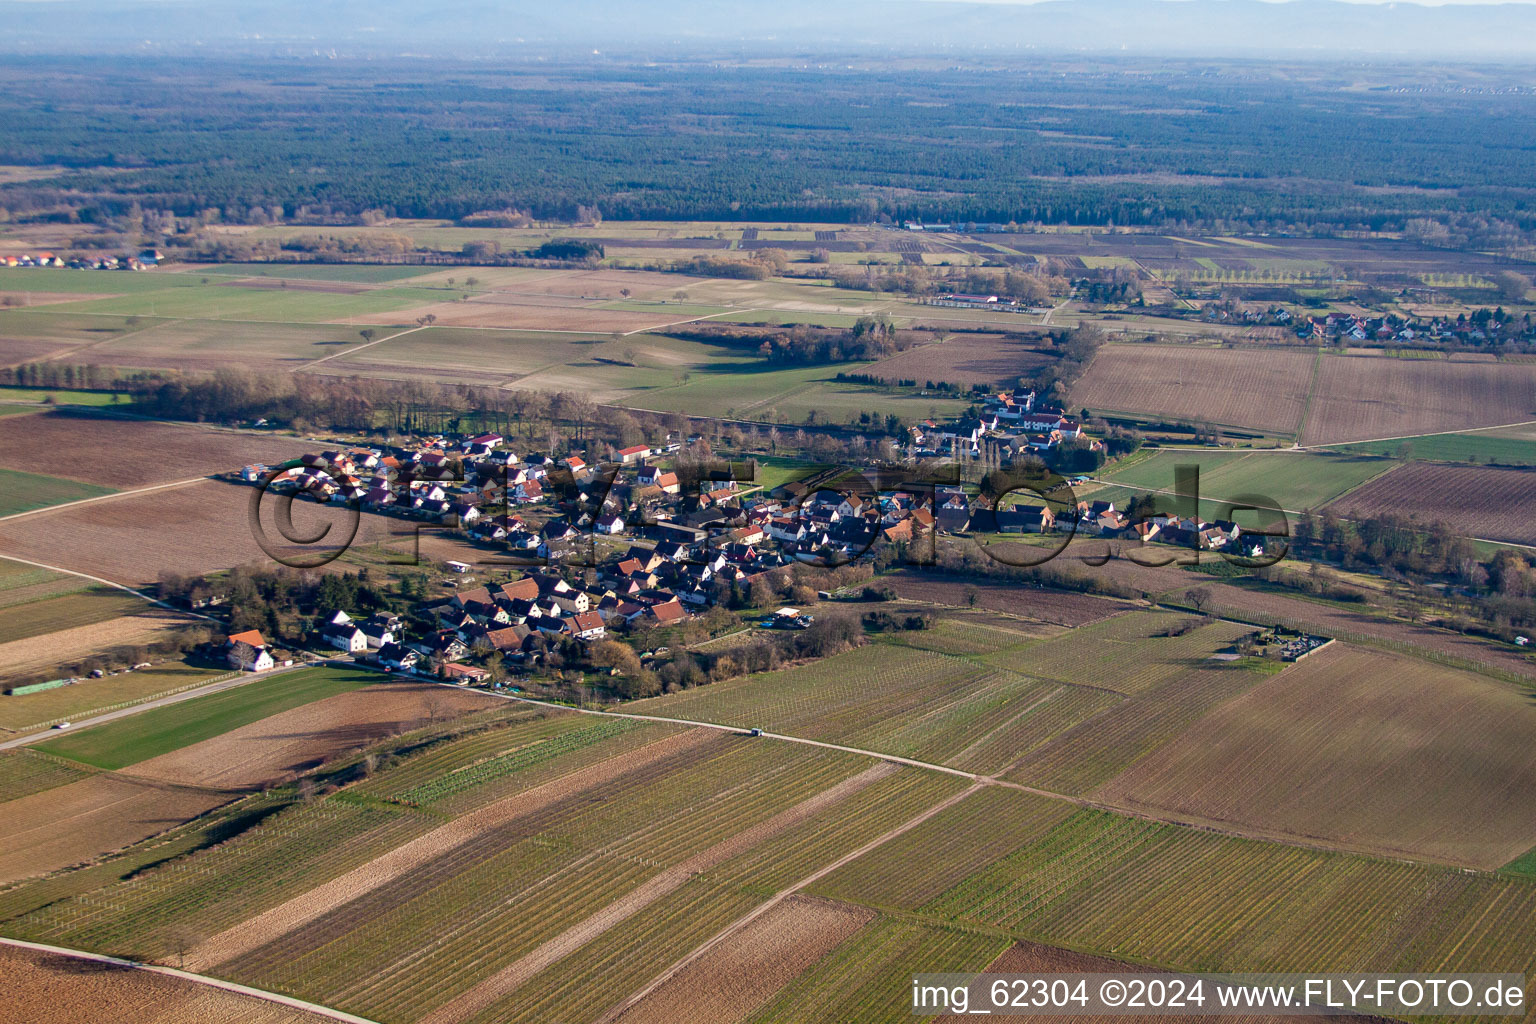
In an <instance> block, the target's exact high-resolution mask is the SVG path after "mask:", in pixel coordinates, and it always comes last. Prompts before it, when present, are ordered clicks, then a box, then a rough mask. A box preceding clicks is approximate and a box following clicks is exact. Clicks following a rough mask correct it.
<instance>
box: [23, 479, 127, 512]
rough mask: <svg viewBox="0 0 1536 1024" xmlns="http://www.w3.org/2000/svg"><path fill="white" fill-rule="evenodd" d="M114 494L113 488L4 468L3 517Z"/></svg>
mask: <svg viewBox="0 0 1536 1024" xmlns="http://www.w3.org/2000/svg"><path fill="white" fill-rule="evenodd" d="M111 493H112V489H111V488H109V487H98V486H96V485H94V484H87V483H81V482H79V481H77V480H63V479H60V478H59V477H56V476H44V475H43V474H41V473H24V472H21V471H19V470H15V469H0V517H4V516H11V515H15V514H16V513H18V512H30V511H32V510H33V509H39V508H47V507H48V506H50V505H63V504H67V503H68V502H71V501H80V500H81V499H83V498H95V497H99V496H101V495H103V494H111Z"/></svg>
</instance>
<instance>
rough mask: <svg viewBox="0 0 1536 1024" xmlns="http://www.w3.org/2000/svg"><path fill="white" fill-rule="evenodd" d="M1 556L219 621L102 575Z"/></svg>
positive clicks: (0, 554) (188, 614)
mask: <svg viewBox="0 0 1536 1024" xmlns="http://www.w3.org/2000/svg"><path fill="white" fill-rule="evenodd" d="M0 558H4V559H5V560H7V561H10V562H20V563H21V564H22V565H30V566H33V567H34V568H38V569H50V570H52V571H53V572H61V573H64V574H65V575H66V576H78V577H80V578H81V579H83V580H90V581H91V582H92V583H100V584H101V585H102V586H104V587H113V588H115V589H117V590H122V591H126V592H127V593H130V594H132V595H133V596H134V597H137V598H142V599H143V600H145V601H148V602H149V603H150V604H152V605H157V606H158V607H161V608H164V609H166V610H168V611H173V612H175V613H176V614H178V615H187V616H190V617H191V618H194V619H203V620H205V621H207V622H217V621H218V620H217V619H215V618H214V617H213V616H212V615H204V614H202V613H201V612H193V611H188V610H187V609H185V608H177V607H176V606H175V605H173V604H167V603H166V602H165V601H161V600H160V599H159V598H154V597H150V596H149V595H148V594H146V593H144V592H143V591H141V590H134V589H133V588H132V587H130V586H127V585H125V584H122V583H114V582H113V581H112V580H109V579H103V578H102V577H100V576H92V575H91V574H90V573H86V572H76V571H75V570H74V569H66V568H64V567H63V566H62V565H49V564H48V563H46V562H34V561H32V560H31V559H30V558H19V557H17V556H16V555H12V554H8V553H6V552H4V551H0Z"/></svg>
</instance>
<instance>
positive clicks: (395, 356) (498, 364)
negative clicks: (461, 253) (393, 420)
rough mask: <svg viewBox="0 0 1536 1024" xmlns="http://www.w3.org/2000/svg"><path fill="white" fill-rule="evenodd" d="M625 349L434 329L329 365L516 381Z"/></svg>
mask: <svg viewBox="0 0 1536 1024" xmlns="http://www.w3.org/2000/svg"><path fill="white" fill-rule="evenodd" d="M624 347H625V345H619V344H616V342H613V339H610V338H608V336H605V335H573V333H548V332H525V330H487V329H473V327H429V329H427V330H413V332H410V333H409V335H401V336H399V338H392V339H389V341H382V342H379V344H376V345H373V347H370V348H364V350H362V352H358V353H356V355H355V356H343V358H339V359H333V361H332V362H330V364H329V365H330V367H332V368H333V370H338V372H339V370H350V368H352V367H353V365H359V367H361V365H386V367H399V368H402V370H406V368H415V367H421V368H425V370H430V372H433V373H452V372H455V370H465V372H470V373H473V375H475V376H485V375H492V376H498V378H510V376H519V375H525V373H535V372H536V370H541V368H545V367H551V365H564V364H568V362H578V361H591V359H593V356H598V355H604V356H610V358H619V350H621V348H624ZM610 348H611V350H613V352H610ZM624 368H625V370H630V372H633V370H634V368H633V367H624ZM668 379H670V375H668Z"/></svg>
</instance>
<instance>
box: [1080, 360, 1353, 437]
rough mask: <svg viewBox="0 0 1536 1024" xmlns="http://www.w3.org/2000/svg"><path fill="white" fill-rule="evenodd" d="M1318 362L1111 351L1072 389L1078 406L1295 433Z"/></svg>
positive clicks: (1105, 412) (1097, 412) (1097, 411)
mask: <svg viewBox="0 0 1536 1024" xmlns="http://www.w3.org/2000/svg"><path fill="white" fill-rule="evenodd" d="M1315 359H1316V354H1315V353H1314V352H1312V351H1310V350H1307V349H1300V348H1283V349H1281V348H1277V349H1261V348H1212V347H1204V346H1192V345H1105V346H1104V347H1103V348H1101V349H1099V351H1098V353H1097V354H1096V355H1095V356H1094V357H1093V362H1091V363H1090V364H1089V365H1088V369H1087V371H1086V372H1085V373H1084V374H1083V376H1082V378H1081V379H1080V380H1079V381H1078V382H1077V383H1076V384H1074V385H1073V387H1072V394H1071V407H1072V409H1073V410H1074V411H1075V410H1077V409H1084V408H1085V409H1088V410H1089V411H1090V412H1091V413H1093V414H1095V415H1112V414H1116V413H1122V414H1129V415H1136V416H1141V417H1150V418H1156V419H1162V420H1174V421H1184V422H1190V423H1201V422H1204V423H1212V424H1216V425H1222V426H1231V427H1244V428H1248V429H1251V430H1257V431H1261V432H1264V433H1270V434H1286V435H1293V434H1295V433H1297V432H1298V431H1299V430H1300V429H1301V420H1302V414H1303V412H1304V411H1305V410H1306V407H1307V395H1308V392H1309V391H1310V389H1311V381H1312V374H1313V363H1314V361H1315ZM1360 393H1361V392H1358V391H1357V392H1355V394H1360Z"/></svg>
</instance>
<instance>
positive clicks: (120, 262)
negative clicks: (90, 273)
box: [0, 249, 165, 270]
mask: <svg viewBox="0 0 1536 1024" xmlns="http://www.w3.org/2000/svg"><path fill="white" fill-rule="evenodd" d="M164 260H165V254H164V253H162V252H161V251H160V250H159V249H145V250H143V251H142V252H140V253H139V254H138V255H137V256H96V257H91V256H71V257H70V258H69V259H65V258H64V257H63V256H55V255H54V254H53V253H51V252H40V253H37V254H36V255H32V254H30V253H24V254H22V255H20V256H0V267H67V268H69V269H71V270H149V269H150V268H152V267H158V266H159V265H160V264H161V263H162V262H164Z"/></svg>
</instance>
